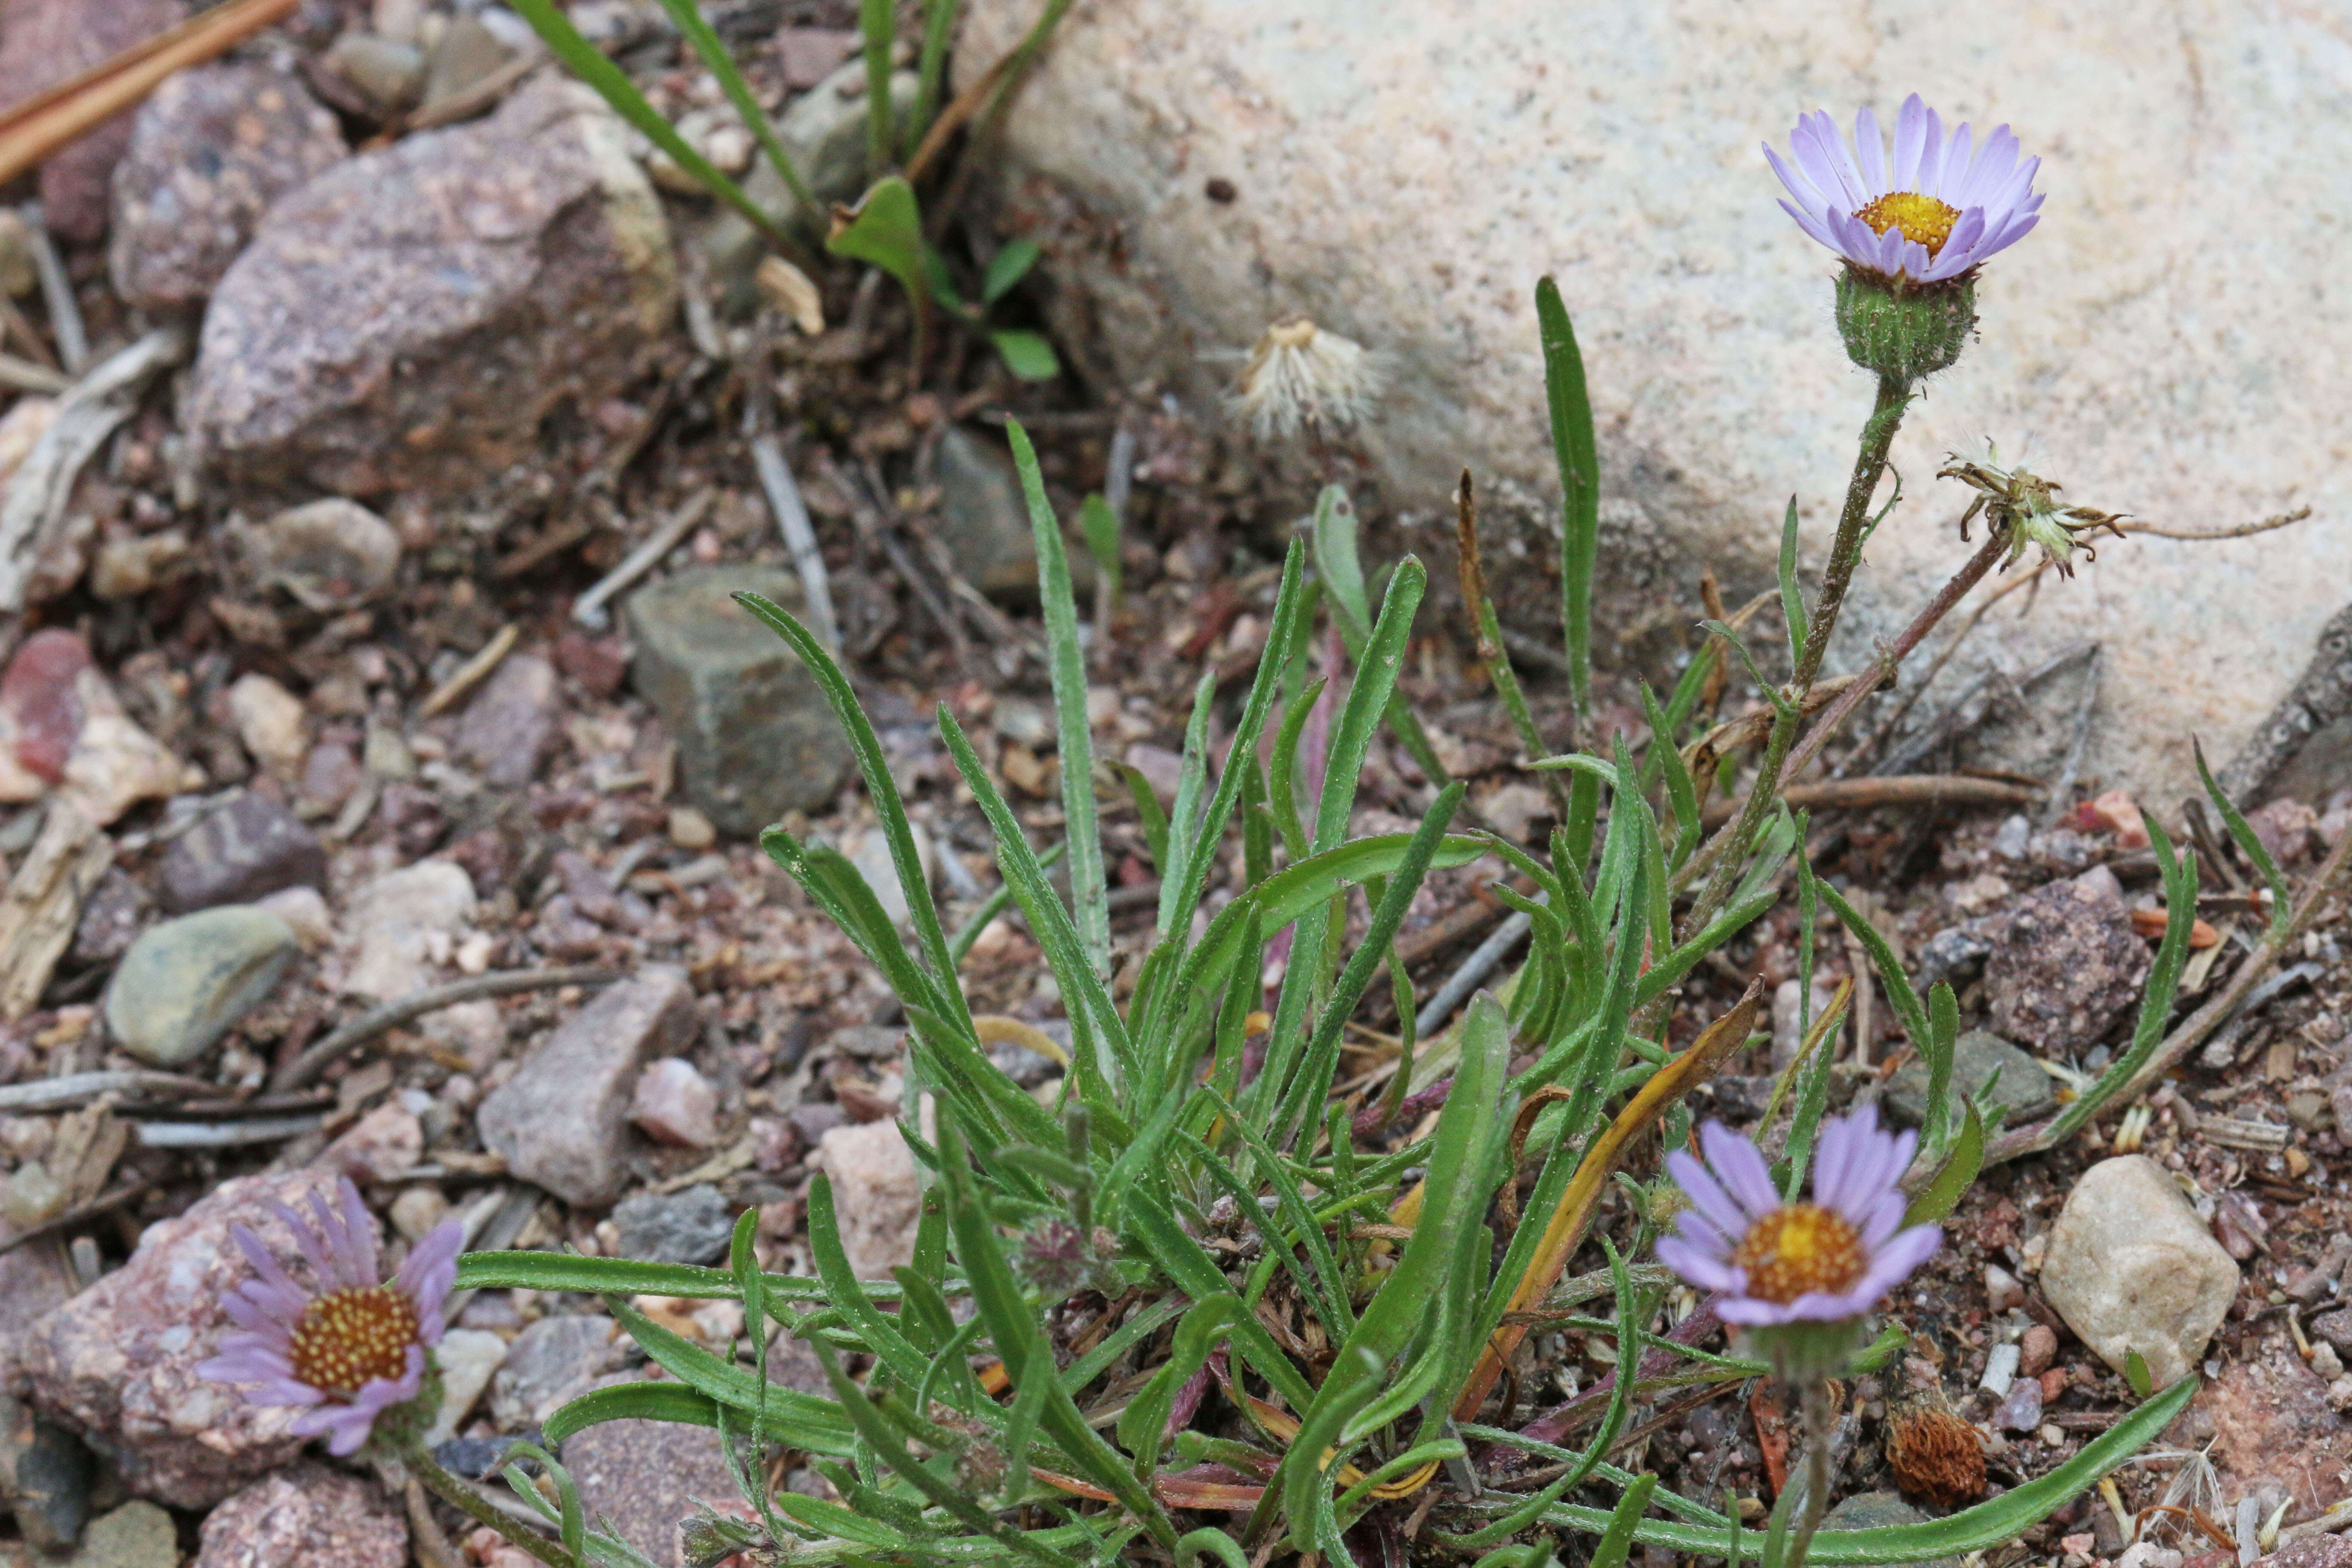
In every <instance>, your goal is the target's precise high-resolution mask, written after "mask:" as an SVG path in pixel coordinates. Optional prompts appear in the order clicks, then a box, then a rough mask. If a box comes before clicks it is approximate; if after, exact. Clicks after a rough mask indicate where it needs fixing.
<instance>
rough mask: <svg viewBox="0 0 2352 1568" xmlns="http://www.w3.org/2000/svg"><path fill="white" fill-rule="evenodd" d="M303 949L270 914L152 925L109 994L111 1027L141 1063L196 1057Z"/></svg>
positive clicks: (174, 1063) (212, 913) (214, 914)
mask: <svg viewBox="0 0 2352 1568" xmlns="http://www.w3.org/2000/svg"><path fill="white" fill-rule="evenodd" d="M300 951H301V943H300V942H299V941H297V940H296V938H295V935H294V928H293V927H292V926H289V925H288V924H287V923H286V922H285V921H283V920H281V919H279V918H278V916H276V915H274V914H272V913H270V912H269V911H268V910H261V909H256V908H254V907H253V906H252V905H250V904H224V905H222V906H220V907H219V908H218V909H211V910H202V911H200V912H198V913H196V914H193V915H182V916H181V917H180V918H179V919H177V920H172V921H164V922H163V924H161V925H156V926H151V927H149V928H148V929H147V930H146V931H144V932H142V934H141V935H140V938H139V940H138V941H136V942H132V943H131V951H130V952H127V953H124V954H123V955H122V963H121V966H120V967H118V968H117V969H116V970H115V972H114V979H113V981H112V983H111V984H109V985H108V986H107V989H106V1027H107V1032H108V1033H109V1034H110V1035H112V1036H113V1037H114V1038H115V1040H116V1042H117V1043H119V1044H120V1045H121V1047H122V1048H123V1049H124V1050H126V1051H129V1052H130V1053H131V1055H132V1056H134V1057H137V1058H139V1059H140V1060H141V1061H143V1062H147V1063H150V1064H152V1065H153V1066H155V1067H159V1068H174V1067H179V1066H182V1065H184V1064H185V1063H187V1062H190V1061H193V1060H194V1059H195V1058H197V1057H199V1056H201V1055H203V1054H204V1052H205V1049H206V1048H207V1047H210V1046H211V1045H212V1043H213V1042H214V1041H215V1040H217V1039H219V1038H220V1037H222V1036H223V1035H225V1034H226V1033H228V1031H229V1030H230V1029H231V1028H233V1027H234V1026H236V1021H237V1020H238V1019H239V1018H242V1017H244V1016H246V1014H247V1013H249V1012H251V1011H252V1010H253V1009H254V1007H255V1006H256V1005H257V1004H259V1002H260V1001H261V999H262V998H263V997H265V996H267V995H268V994H269V993H270V991H271V990H272V989H274V988H275V987H276V986H277V984H278V980H279V979H280V978H281V977H282V976H283V975H284V974H285V973H286V968H287V966H288V965H289V964H290V963H293V962H294V958H295V955H296V954H297V953H299V952H300Z"/></svg>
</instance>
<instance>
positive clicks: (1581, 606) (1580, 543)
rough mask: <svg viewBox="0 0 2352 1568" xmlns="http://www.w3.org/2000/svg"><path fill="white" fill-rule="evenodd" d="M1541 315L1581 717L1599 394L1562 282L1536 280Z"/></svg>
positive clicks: (1596, 543)
mask: <svg viewBox="0 0 2352 1568" xmlns="http://www.w3.org/2000/svg"><path fill="white" fill-rule="evenodd" d="M1536 322H1537V328H1538V331H1539V332H1540V333H1541V334H1542V338H1543V357H1544V399H1545V402H1546V403H1547V404H1548V405H1549V407H1550V410H1551V448H1552V456H1553V458H1555V460H1557V461H1558V463H1559V489H1560V523H1561V529H1560V541H1559V592H1560V604H1559V608H1560V627H1561V631H1562V634H1563V637H1564V639H1565V647H1566V649H1567V653H1568V680H1569V689H1570V692H1571V693H1572V694H1573V695H1574V697H1575V699H1576V710H1577V713H1578V714H1579V716H1580V717H1589V716H1590V715H1591V711H1592V571H1593V567H1594V565H1595V564H1596V563H1597V562H1598V560H1599V557H1600V549H1601V458H1600V448H1599V447H1598V445H1597V443H1595V441H1594V440H1593V436H1592V402H1591V397H1590V396H1589V395H1587V393H1586V391H1585V385H1584V356H1583V354H1582V353H1580V352H1579V351H1578V349H1577V346H1576V329H1575V327H1574V326H1572V325H1571V324H1570V321H1569V319H1568V307H1567V306H1565V305H1563V304H1562V303H1560V298H1559V285H1558V284H1557V283H1554V282H1553V281H1552V280H1551V279H1549V278H1545V279H1542V280H1540V281H1539V282H1538V283H1537V284H1536Z"/></svg>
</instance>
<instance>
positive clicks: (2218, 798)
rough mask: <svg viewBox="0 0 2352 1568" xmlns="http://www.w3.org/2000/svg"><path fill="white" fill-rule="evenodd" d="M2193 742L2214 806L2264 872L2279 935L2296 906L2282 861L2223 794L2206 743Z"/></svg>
mask: <svg viewBox="0 0 2352 1568" xmlns="http://www.w3.org/2000/svg"><path fill="white" fill-rule="evenodd" d="M2189 744H2190V749H2191V750H2192V751H2193V752H2195V754H2196V757H2197V777H2198V778H2199V779H2200V781H2201V782H2202V783H2203V784H2204V785H2205V794H2206V795H2207V797H2208V798H2210V800H2211V801H2212V802H2213V809H2214V810H2216V811H2218V812H2220V813H2221V820H2222V821H2223V822H2224V823H2226V824H2228V825H2229V828H2230V837H2231V838H2234V839H2236V840H2237V842H2238V847H2239V849H2240V850H2242V852H2243V853H2244V855H2245V857H2246V858H2247V860H2248V861H2250V862H2252V865H2253V868H2254V869H2255V870H2256V871H2257V872H2259V873H2260V874H2261V876H2262V879H2263V886H2264V887H2265V888H2268V889H2270V890H2271V933H2272V934H2273V936H2275V935H2276V934H2277V933H2279V932H2280V931H2284V930H2286V922H2287V921H2288V920H2289V919H2291V918H2292V916H2293V911H2294V900H2292V899H2290V898H2289V897H2288V896H2287V887H2286V879H2285V878H2284V877H2283V876H2281V875H2279V868H2278V862H2277V861H2276V860H2273V859H2272V858H2271V852H2270V851H2269V850H2268V849H2266V848H2264V847H2263V841H2262V838H2261V837H2260V836H2259V835H2258V834H2256V833H2255V832H2254V829H2253V825H2252V823H2249V822H2248V821H2247V820H2246V817H2245V814H2244V813H2243V812H2242V811H2240V810H2239V809H2238V808H2237V807H2236V806H2235V805H2231V801H2230V797H2229V796H2228V795H2223V794H2222V793H2221V785H2220V784H2215V783H2214V782H2213V770H2212V769H2211V768H2209V767H2207V766H2206V765H2205V742H2202V741H2192V742H2190V743H2189ZM2151 837H2153V836H2151ZM2191 913H2192V914H2193V913H2194V911H2193V910H2192V911H2191Z"/></svg>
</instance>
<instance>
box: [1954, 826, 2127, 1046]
mask: <svg viewBox="0 0 2352 1568" xmlns="http://www.w3.org/2000/svg"><path fill="white" fill-rule="evenodd" d="M1995 918H1996V920H1997V921H1998V922H1999V931H1998V934H1997V935H1996V936H1995V937H1994V939H1993V948H1992V953H1991V955H1990V957H1988V958H1987V959H1986V960H1985V973H1984V984H1985V995H1986V999H1987V1014H1988V1019H1989V1022H1990V1024H1991V1026H1992V1028H1993V1031H1994V1032H1995V1033H1996V1034H1999V1035H2002V1036H2005V1037H2008V1038H2010V1039H2013V1040H2017V1041H2019V1042H2021V1044H2024V1045H2026V1046H2030V1047H2034V1048H2035V1049H2037V1050H2042V1051H2051V1052H2068V1053H2070V1052H2074V1051H2080V1050H2085V1049H2088V1048H2089V1047H2091V1046H2093V1045H2095V1044H2096V1043H2097V1042H2098V1039H2099V1037H2101V1036H2103V1035H2105V1033H2106V1032H2107V1029H2108V1027H2109V1026H2112V1025H2113V1024H2114V1023H2115V1021H2116V1019H2117V1018H2119V1017H2121V1016H2123V1014H2124V1011H2125V1009H2126V1008H2128V1007H2130V1006H2132V1005H2134V1004H2136V1003H2137V1001H2138V1000H2139V993H2140V984H2141V983H2142V982H2143V981H2145V980H2146V979H2147V969H2148V963H2149V959H2148V949H2147V942H2143V941H2141V940H2140V939H2139V938H2138V937H2137V936H2135V935H2134V934H2133V933H2132V929H2131V911H2130V910H2127V909H2126V907H2125V906H2124V895H2123V889H2122V887H2121V886H2120V885H2119V884H2118V883H2117V882H2116V876H2115V873H2114V872H2112V871H2110V870H2108V869H2107V868H2105V866H2094V867H2092V868H2090V869H2089V870H2087V871H2085V872H2084V873H2083V874H2082V875H2081V876H2079V877H2074V878H2072V879H2068V880H2066V881H2063V882H2053V883H2051V884H2049V885H2048V886H2047V887H2042V888H2037V889H2034V890H2033V891H2032V892H2030V893H2027V894H2025V895H2024V896H2023V897H2021V898H2019V899H2016V900H2012V901H2011V903H2009V904H2008V905H2007V906H2006V907H2005V908H2003V909H2002V910H2000V911H1998V913H1997V915H1996V916H1995Z"/></svg>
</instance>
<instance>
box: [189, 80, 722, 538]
mask: <svg viewBox="0 0 2352 1568" xmlns="http://www.w3.org/2000/svg"><path fill="white" fill-rule="evenodd" d="M676 310H677V268H676V264H675V261H674V259H673V258H672V255H671V252H670V245H669V232H668V229H667V226H666V224H665V222H664V220H663V217H662V213H661V208H660V205H659V204H658V203H657V202H656V199H655V196H654V193H653V189H652V187H651V186H650V185H649V184H646V178H645V174H644V171H643V170H641V169H639V168H638V167H637V165H636V163H635V161H634V160H633V159H631V158H630V156H629V155H628V147H627V138H626V132H625V130H624V128H623V126H622V123H621V121H619V120H618V119H617V118H615V117H614V115H613V114H612V112H611V111H610V110H606V109H605V108H604V105H603V103H602V101H601V100H598V99H597V97H596V95H595V94H594V92H593V91H592V90H591V89H588V88H586V87H584V86H583V85H581V84H579V83H577V82H572V81H569V80H566V79H558V78H555V77H552V76H551V77H545V78H541V79H539V80H537V81H534V82H531V83H530V84H528V85H526V86H525V87H523V88H522V89H520V90H519V91H517V92H516V93H515V94H514V96H513V97H511V98H509V99H508V100H507V101H506V102H505V103H504V104H503V105H502V106H500V108H499V110H498V112H497V113H496V114H494V115H492V116H490V117H489V118H488V120H484V121H477V122H475V123H473V124H469V125H463V126H458V127H455V128H453V129H450V130H446V131H428V132H420V133H418V134H416V135H413V136H408V137H404V138H403V139H402V140H400V141H399V142H395V143H394V144H393V145H391V146H388V147H385V148H382V149H380V150H378V151H375V152H372V153H363V154H362V155H361V156H359V157H356V158H352V159H348V160H346V161H345V162H344V163H341V164H340V165H338V166H337V167H335V168H333V169H330V170H329V171H327V172H326V173H325V174H321V175H320V176H319V177H318V178H316V179H314V180H312V181H310V183H309V184H306V185H304V186H302V188H301V189H299V191H296V192H294V193H292V194H291V195H288V196H286V197H285V198H284V199H282V200H280V201H279V202H278V205H276V206H274V207H272V208H271V209H270V210H269V213H268V216H266V217H265V218H264V219H263V220H262V223H261V226H260V229H259V231H258V232H257V234H256V235H255V237H254V240H253V243H252V244H251V245H250V246H249V247H247V249H246V251H245V253H244V254H243V255H242V256H240V257H238V258H237V259H236V263H235V265H233V266H232V267H231V268H229V270H228V273H227V275H226V277H224V278H223V279H221V282H220V286H219V288H218V289H216V290H215V292H214V295H213V302H212V307H211V309H210V310H208V311H207V312H206V313H205V325H204V332H203V336H202V339H201V342H200V343H199V347H198V353H197V362H196V368H195V371H194V382H193V387H192V391H191V393H190V395H189V400H188V420H189V425H190V427H191V429H192V430H193V431H194V434H195V436H196V437H197V439H198V441H199V443H200V446H201V447H202V449H203V450H204V451H205V453H206V454H207V455H208V456H209V457H210V458H212V459H214V460H215V462H217V463H218V464H219V465H220V466H221V467H222V468H224V469H225V470H226V472H227V473H228V474H229V476H230V477H231V478H233V479H240V480H245V481H249V482H255V483H268V482H273V481H288V480H299V481H305V482H308V483H310V484H313V485H315V486H317V487H318V488H319V489H325V490H331V491H334V492H337V493H340V494H354V495H365V494H369V493H372V492H374V491H377V490H383V489H394V488H413V489H426V490H435V489H455V488H459V487H462V486H464V485H466V484H468V483H471V482H473V481H474V480H477V479H481V478H483V477H485V476H487V475H488V474H490V473H493V472H496V471H497V470H499V468H503V467H505V466H506V465H508V464H509V463H511V462H514V461H516V460H519V459H520V458H523V457H525V456H526V455H527V454H529V453H530V452H531V451H532V450H533V449H534V448H535V446H536V442H537V438H538V432H539V426H540V422H541V419H542V418H543V417H544V416H546V415H547V413H548V412H549V411H550V410H551V408H553V407H554V406H555V405H557V404H558V403H559V402H562V401H565V400H567V399H568V400H570V401H572V402H573V403H574V404H576V405H582V406H593V405H596V404H597V403H598V402H600V401H601V400H602V399H603V398H604V397H605V396H607V395H610V394H612V393H613V392H614V391H616V390H617V389H619V388H620V387H621V386H623V385H624V384H626V383H627V381H628V380H629V379H630V378H631V376H632V375H633V374H635V369H636V367H637V364H638V362H639V360H640V359H641V357H642V356H643V355H644V354H645V353H646V352H647V351H648V350H649V348H650V347H651V345H652V344H653V343H655V342H656V341H657V340H658V339H659V338H660V337H661V336H662V335H663V334H664V333H665V332H666V331H667V330H668V328H669V325H670V322H671V319H672V317H673V316H674V314H675V313H676Z"/></svg>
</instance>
